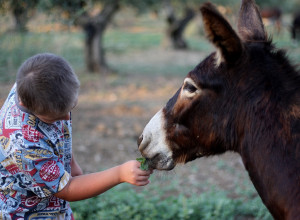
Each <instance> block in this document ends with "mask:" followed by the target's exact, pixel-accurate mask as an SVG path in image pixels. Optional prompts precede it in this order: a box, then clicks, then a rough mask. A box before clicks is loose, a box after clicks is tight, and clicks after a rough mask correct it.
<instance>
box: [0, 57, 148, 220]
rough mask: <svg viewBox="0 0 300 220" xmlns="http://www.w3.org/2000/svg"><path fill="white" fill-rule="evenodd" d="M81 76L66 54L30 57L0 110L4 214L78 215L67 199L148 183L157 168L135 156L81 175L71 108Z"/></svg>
mask: <svg viewBox="0 0 300 220" xmlns="http://www.w3.org/2000/svg"><path fill="white" fill-rule="evenodd" d="M79 85H80V84H79V81H78V79H77V76H76V75H75V73H74V71H73V70H72V68H71V67H70V65H69V64H68V63H67V61H66V60H64V59H63V58H62V57H59V56H56V55H54V54H49V53H43V54H37V55H35V56H33V57H31V58H29V59H28V60H26V61H25V62H24V63H23V64H22V65H21V67H20V69H19V70H18V73H17V80H16V84H15V85H14V86H13V88H12V90H11V91H10V93H9V95H8V97H7V100H6V101H5V103H4V105H3V107H2V108H1V111H0V177H1V179H0V182H1V184H0V219H73V216H72V211H71V209H70V206H69V204H68V201H77V200H82V199H87V198H91V197H93V196H96V195H99V194H101V193H103V192H105V191H106V190H108V189H110V188H112V187H114V186H116V185H117V184H119V183H122V182H128V183H131V184H134V185H138V186H143V185H147V184H148V183H149V180H148V179H149V176H150V174H151V173H152V171H142V170H141V169H139V167H140V163H139V162H137V161H135V160H132V161H128V162H126V163H124V164H122V165H120V166H116V167H113V168H111V169H108V170H105V171H102V172H96V173H91V174H87V175H82V170H81V168H80V167H79V166H78V164H77V162H76V161H75V159H74V157H73V155H72V130H71V129H72V127H71V113H70V112H71V110H72V109H73V108H74V107H75V106H76V104H77V98H78V92H79Z"/></svg>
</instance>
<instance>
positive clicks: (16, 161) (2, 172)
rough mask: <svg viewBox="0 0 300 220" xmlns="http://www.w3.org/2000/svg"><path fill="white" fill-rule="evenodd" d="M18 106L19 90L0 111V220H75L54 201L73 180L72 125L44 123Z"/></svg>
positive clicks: (61, 203) (65, 204)
mask: <svg viewBox="0 0 300 220" xmlns="http://www.w3.org/2000/svg"><path fill="white" fill-rule="evenodd" d="M16 100H18V98H17V95H16V84H15V85H14V86H13V88H12V90H11V91H10V93H9V95H8V97H7V99H6V101H5V103H4V105H3V106H2V108H1V110H0V177H1V179H0V220H1V219H32V220H33V219H58V218H63V219H72V217H71V216H72V215H71V214H72V211H71V208H70V205H69V203H68V202H66V201H65V200H62V199H59V198H57V197H55V196H54V195H53V194H55V193H57V192H59V191H60V190H62V189H63V188H64V187H65V186H66V184H67V183H68V181H69V179H70V175H71V159H72V158H71V157H72V142H71V134H72V130H71V128H72V127H71V125H72V124H71V120H69V121H57V122H55V123H53V124H47V123H44V122H42V121H41V120H39V119H38V118H37V117H35V116H34V115H32V114H30V113H28V112H26V111H25V110H24V109H23V108H22V107H20V106H18V101H16Z"/></svg>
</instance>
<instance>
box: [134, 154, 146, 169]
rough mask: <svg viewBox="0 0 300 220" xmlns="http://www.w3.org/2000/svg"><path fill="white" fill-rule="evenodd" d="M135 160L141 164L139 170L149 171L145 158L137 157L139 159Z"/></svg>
mask: <svg viewBox="0 0 300 220" xmlns="http://www.w3.org/2000/svg"><path fill="white" fill-rule="evenodd" d="M136 160H137V161H139V162H140V163H141V167H140V168H141V170H148V169H149V167H148V163H147V160H146V158H144V157H139V158H136Z"/></svg>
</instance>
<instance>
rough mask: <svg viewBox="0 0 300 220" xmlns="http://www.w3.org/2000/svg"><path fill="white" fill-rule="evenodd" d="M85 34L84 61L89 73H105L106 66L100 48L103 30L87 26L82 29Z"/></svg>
mask: <svg viewBox="0 0 300 220" xmlns="http://www.w3.org/2000/svg"><path fill="white" fill-rule="evenodd" d="M84 31H85V34H86V41H85V59H86V66H87V69H88V70H89V71H90V72H99V73H100V72H105V71H107V70H108V66H107V64H106V61H105V55H104V49H103V47H102V45H103V43H102V38H103V32H104V30H103V29H100V28H97V27H94V26H93V25H92V24H87V25H86V26H85V27H84Z"/></svg>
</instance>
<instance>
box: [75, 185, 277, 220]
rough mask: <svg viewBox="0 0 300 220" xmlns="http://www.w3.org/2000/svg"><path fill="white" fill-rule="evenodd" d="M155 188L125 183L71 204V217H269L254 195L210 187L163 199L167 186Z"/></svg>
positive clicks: (265, 219)
mask: <svg viewBox="0 0 300 220" xmlns="http://www.w3.org/2000/svg"><path fill="white" fill-rule="evenodd" d="M155 187H156V191H154V192H151V191H147V190H145V191H143V192H136V191H135V190H134V189H133V188H131V187H129V186H128V185H122V186H118V187H116V188H114V189H112V190H110V191H108V192H106V193H104V194H102V195H101V196H98V197H95V198H92V199H88V200H84V201H80V202H74V203H71V207H72V209H73V212H74V217H75V219H78V220H81V219H105V220H115V219H123V220H173V219H179V220H183V219H188V220H199V219H201V220H211V219H214V220H223V219H226V220H230V219H232V220H234V219H236V218H238V217H252V218H256V219H261V220H269V219H272V218H271V216H270V214H269V213H268V211H267V210H266V208H265V207H264V205H262V203H261V200H260V198H259V197H257V196H255V197H253V195H252V198H251V197H249V198H248V197H247V194H240V196H239V197H238V198H236V199H232V198H230V197H229V196H228V195H227V193H226V192H224V191H222V190H219V189H218V190H216V189H213V188H212V189H211V190H209V191H207V192H204V193H201V194H199V195H193V196H191V197H187V196H185V195H183V194H179V195H171V196H167V197H166V198H164V197H165V195H167V194H168V190H170V189H168V187H165V188H164V189H163V188H162V187H161V186H159V185H158V184H157V185H156V186H155ZM177 187H178V186H177ZM249 190H252V189H251V188H250V189H249ZM252 193H253V192H252Z"/></svg>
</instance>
